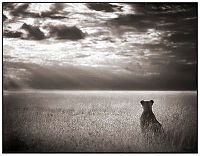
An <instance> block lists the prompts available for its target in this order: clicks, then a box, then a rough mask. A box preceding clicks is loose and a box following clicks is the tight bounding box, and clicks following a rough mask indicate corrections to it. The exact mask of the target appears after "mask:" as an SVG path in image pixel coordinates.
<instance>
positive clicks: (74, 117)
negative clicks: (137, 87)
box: [3, 91, 197, 152]
mask: <svg viewBox="0 0 200 156" xmlns="http://www.w3.org/2000/svg"><path fill="white" fill-rule="evenodd" d="M151 99H152V100H154V102H155V103H154V105H153V111H154V113H155V115H156V117H157V119H158V121H159V122H160V123H162V125H163V128H164V130H165V132H166V134H167V138H168V139H163V140H160V141H157V142H152V143H147V142H145V140H144V139H143V136H142V134H141V132H140V122H139V119H140V116H141V114H142V107H141V105H140V101H141V100H151ZM3 152H197V94H196V92H189V91H188V92H178V91H177V92H175V91H166V92H165V91H145V92H143V91H113V92H112V91H27V92H25V91H18V92H14V91H13V92H4V95H3Z"/></svg>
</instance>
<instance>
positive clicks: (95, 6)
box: [87, 3, 121, 12]
mask: <svg viewBox="0 0 200 156" xmlns="http://www.w3.org/2000/svg"><path fill="white" fill-rule="evenodd" d="M87 6H88V7H89V8H90V9H92V10H96V11H104V12H114V11H116V10H119V11H120V10H121V6H117V5H112V4H109V3H89V4H87Z"/></svg>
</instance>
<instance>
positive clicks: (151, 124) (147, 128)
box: [140, 100, 164, 136]
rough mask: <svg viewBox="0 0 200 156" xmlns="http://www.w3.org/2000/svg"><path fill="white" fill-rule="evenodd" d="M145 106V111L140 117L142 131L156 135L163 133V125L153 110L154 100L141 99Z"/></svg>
mask: <svg viewBox="0 0 200 156" xmlns="http://www.w3.org/2000/svg"><path fill="white" fill-rule="evenodd" d="M140 103H141V104H142V107H143V113H142V115H141V117H140V126H141V131H142V133H143V134H151V135H154V136H158V135H160V134H162V133H163V132H164V131H163V127H162V125H161V124H160V123H159V122H158V120H157V119H156V117H155V115H154V113H153V111H152V105H153V103H154V101H153V100H150V101H144V100H142V101H140Z"/></svg>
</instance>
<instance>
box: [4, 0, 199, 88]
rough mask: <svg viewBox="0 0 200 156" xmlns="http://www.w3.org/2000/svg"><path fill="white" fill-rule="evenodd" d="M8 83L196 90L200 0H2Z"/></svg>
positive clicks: (21, 86) (5, 69)
mask: <svg viewBox="0 0 200 156" xmlns="http://www.w3.org/2000/svg"><path fill="white" fill-rule="evenodd" d="M2 19H3V85H4V86H3V87H4V90H21V89H55V90H59V89H60V90H196V89H197V31H198V28H197V22H198V18H197V3H3V18H2Z"/></svg>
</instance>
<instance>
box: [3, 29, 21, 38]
mask: <svg viewBox="0 0 200 156" xmlns="http://www.w3.org/2000/svg"><path fill="white" fill-rule="evenodd" d="M3 36H5V37H8V38H20V37H21V36H22V33H21V32H18V31H9V30H5V31H4V32H3Z"/></svg>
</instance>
